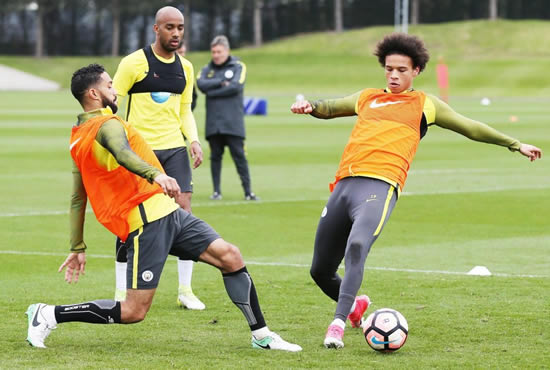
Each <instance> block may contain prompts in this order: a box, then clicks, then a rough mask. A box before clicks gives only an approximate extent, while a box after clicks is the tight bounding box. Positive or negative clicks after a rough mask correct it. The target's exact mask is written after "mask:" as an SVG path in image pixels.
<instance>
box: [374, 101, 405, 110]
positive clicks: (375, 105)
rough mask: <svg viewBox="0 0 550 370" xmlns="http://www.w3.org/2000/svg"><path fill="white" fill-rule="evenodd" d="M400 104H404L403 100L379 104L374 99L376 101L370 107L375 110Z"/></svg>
mask: <svg viewBox="0 0 550 370" xmlns="http://www.w3.org/2000/svg"><path fill="white" fill-rule="evenodd" d="M399 103H404V102H403V101H401V100H398V101H387V102H385V103H377V102H376V99H374V100H373V101H372V102H371V103H370V105H369V107H371V108H373V109H375V108H380V107H385V106H386V105H392V104H399Z"/></svg>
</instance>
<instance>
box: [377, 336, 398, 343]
mask: <svg viewBox="0 0 550 370" xmlns="http://www.w3.org/2000/svg"><path fill="white" fill-rule="evenodd" d="M371 340H372V343H374V344H390V343H393V342H397V341H398V340H399V339H396V340H388V341H380V340H378V339H376V337H372V339H371Z"/></svg>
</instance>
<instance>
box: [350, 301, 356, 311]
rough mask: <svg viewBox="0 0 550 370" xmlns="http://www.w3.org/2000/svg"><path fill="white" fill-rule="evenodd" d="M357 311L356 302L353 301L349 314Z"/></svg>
mask: <svg viewBox="0 0 550 370" xmlns="http://www.w3.org/2000/svg"><path fill="white" fill-rule="evenodd" d="M353 311H355V301H353V304H352V305H351V309H350V310H349V313H352V312H353Z"/></svg>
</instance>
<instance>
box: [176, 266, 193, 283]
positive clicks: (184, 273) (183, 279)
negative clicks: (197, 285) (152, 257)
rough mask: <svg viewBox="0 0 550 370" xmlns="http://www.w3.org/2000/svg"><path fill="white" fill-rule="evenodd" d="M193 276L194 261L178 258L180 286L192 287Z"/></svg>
mask: <svg viewBox="0 0 550 370" xmlns="http://www.w3.org/2000/svg"><path fill="white" fill-rule="evenodd" d="M192 276H193V261H191V260H180V259H178V279H179V283H180V288H182V287H183V288H191V277H192Z"/></svg>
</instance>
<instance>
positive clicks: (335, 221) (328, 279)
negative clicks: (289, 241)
mask: <svg viewBox="0 0 550 370" xmlns="http://www.w3.org/2000/svg"><path fill="white" fill-rule="evenodd" d="M396 201H397V191H396V189H395V188H394V187H393V186H392V185H390V184H389V183H387V182H385V181H382V180H378V179H374V178H369V177H347V178H344V179H342V180H340V181H339V182H338V184H336V188H335V189H334V192H333V193H332V194H331V196H330V198H329V200H328V202H327V205H326V206H325V208H324V209H323V213H322V215H321V219H320V221H319V225H318V227H317V234H316V235H315V247H314V251H313V262H312V264H311V271H310V273H311V277H312V278H313V280H314V281H315V282H316V283H317V285H318V286H319V287H320V288H321V290H322V291H323V292H324V293H325V294H326V295H328V296H329V297H330V298H332V299H333V300H335V301H337V302H338V304H337V306H336V313H335V315H334V318H335V319H336V318H339V319H341V320H343V321H344V322H345V321H346V318H347V316H348V314H349V312H350V309H351V307H352V305H353V302H354V300H355V296H356V295H357V292H358V291H359V288H360V287H361V283H362V281H363V272H364V270H365V260H366V258H367V255H368V253H369V251H370V248H371V246H372V244H373V243H374V241H375V240H376V238H378V235H379V234H380V232H381V231H382V228H383V227H384V224H385V223H386V221H387V220H388V218H389V217H390V214H391V212H392V210H393V208H394V206H395V203H396ZM342 259H344V264H345V274H344V278H343V279H342V278H340V276H339V275H338V274H337V270H338V266H339V265H340V263H341V262H342Z"/></svg>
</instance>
